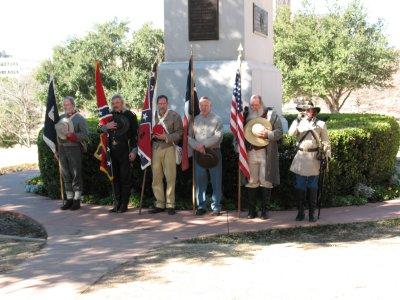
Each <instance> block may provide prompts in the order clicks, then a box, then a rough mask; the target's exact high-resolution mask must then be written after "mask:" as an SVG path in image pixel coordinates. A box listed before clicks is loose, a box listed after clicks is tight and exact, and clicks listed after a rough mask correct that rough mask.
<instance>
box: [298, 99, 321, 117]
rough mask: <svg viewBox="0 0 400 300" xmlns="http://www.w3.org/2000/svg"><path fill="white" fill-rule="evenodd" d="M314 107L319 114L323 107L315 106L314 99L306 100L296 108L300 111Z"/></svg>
mask: <svg viewBox="0 0 400 300" xmlns="http://www.w3.org/2000/svg"><path fill="white" fill-rule="evenodd" d="M310 108H313V109H315V111H316V112H317V114H318V113H319V112H320V111H321V107H318V106H315V105H314V103H312V101H305V102H302V103H299V104H297V106H296V109H297V110H298V111H306V110H307V109H310Z"/></svg>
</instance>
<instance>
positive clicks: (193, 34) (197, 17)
mask: <svg viewBox="0 0 400 300" xmlns="http://www.w3.org/2000/svg"><path fill="white" fill-rule="evenodd" d="M218 2H219V0H189V5H188V7H189V14H188V15H189V41H207V40H218V39H219V12H218Z"/></svg>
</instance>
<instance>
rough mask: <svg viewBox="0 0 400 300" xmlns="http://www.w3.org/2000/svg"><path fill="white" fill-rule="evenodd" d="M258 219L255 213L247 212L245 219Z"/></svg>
mask: <svg viewBox="0 0 400 300" xmlns="http://www.w3.org/2000/svg"><path fill="white" fill-rule="evenodd" d="M257 217H258V213H257V212H256V211H249V213H248V214H247V219H255V218H257Z"/></svg>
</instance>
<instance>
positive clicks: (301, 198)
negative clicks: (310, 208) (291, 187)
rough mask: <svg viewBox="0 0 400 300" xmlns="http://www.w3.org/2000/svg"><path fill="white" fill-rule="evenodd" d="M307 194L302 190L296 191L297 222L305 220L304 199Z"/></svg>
mask: <svg viewBox="0 0 400 300" xmlns="http://www.w3.org/2000/svg"><path fill="white" fill-rule="evenodd" d="M305 196H306V195H305V192H304V191H303V190H300V189H296V200H297V211H298V212H297V217H296V221H303V220H304V218H305V215H304V204H303V203H304V198H305Z"/></svg>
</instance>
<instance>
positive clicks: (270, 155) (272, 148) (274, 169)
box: [246, 108, 283, 186]
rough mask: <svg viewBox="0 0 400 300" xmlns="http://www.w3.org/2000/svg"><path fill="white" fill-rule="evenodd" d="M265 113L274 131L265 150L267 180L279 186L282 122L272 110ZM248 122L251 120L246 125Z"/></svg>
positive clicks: (269, 134)
mask: <svg viewBox="0 0 400 300" xmlns="http://www.w3.org/2000/svg"><path fill="white" fill-rule="evenodd" d="M265 112H266V117H265V118H266V119H267V120H268V121H270V122H271V124H272V130H271V131H270V132H269V133H268V140H269V144H268V146H267V147H266V148H265V151H267V158H266V166H265V167H266V170H265V180H266V181H269V182H271V183H272V184H273V185H274V186H277V185H279V184H280V174H279V152H278V141H279V140H280V139H281V138H282V135H283V130H282V122H281V118H280V117H279V116H278V114H277V113H276V111H275V110H273V109H272V108H268V109H266V111H265ZM247 121H249V120H246V123H247Z"/></svg>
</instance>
